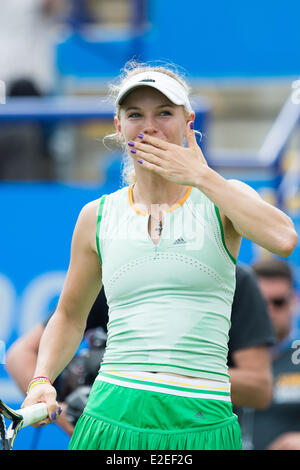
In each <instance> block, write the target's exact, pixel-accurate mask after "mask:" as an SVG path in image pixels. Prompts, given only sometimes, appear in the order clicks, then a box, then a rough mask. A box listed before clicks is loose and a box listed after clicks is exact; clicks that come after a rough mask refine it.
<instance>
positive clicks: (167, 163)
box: [128, 121, 207, 186]
mask: <svg viewBox="0 0 300 470" xmlns="http://www.w3.org/2000/svg"><path fill="white" fill-rule="evenodd" d="M185 136H186V139H187V144H188V147H182V146H180V145H176V144H173V143H170V142H166V141H164V140H161V139H159V138H157V137H153V136H150V135H146V134H145V135H142V134H139V137H140V138H141V141H140V142H132V141H130V142H128V146H129V147H130V153H131V155H132V156H133V158H134V159H135V160H136V161H137V163H138V164H140V165H142V166H143V168H145V169H146V170H149V171H153V172H154V173H157V174H159V175H160V176H162V177H163V178H165V179H166V180H168V181H172V182H174V183H177V184H181V185H184V186H195V184H196V182H197V174H198V173H199V171H200V172H201V170H203V167H205V166H207V162H206V160H205V158H204V155H203V153H202V151H201V149H200V147H199V145H198V143H197V140H196V137H195V132H194V128H193V122H192V121H190V122H188V123H187V127H186V132H185Z"/></svg>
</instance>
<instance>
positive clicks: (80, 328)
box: [23, 202, 101, 416]
mask: <svg viewBox="0 0 300 470" xmlns="http://www.w3.org/2000/svg"><path fill="white" fill-rule="evenodd" d="M97 207H98V203H97V202H93V203H90V204H88V205H87V206H85V207H84V208H83V210H82V211H81V213H80V215H79V218H78V221H77V224H76V227H75V230H74V234H73V240H72V247H71V259H70V265H69V269H68V272H67V276H66V280H65V284H64V287H63V290H62V293H61V296H60V299H59V302H58V306H57V309H56V311H55V313H54V314H53V315H52V317H51V318H50V320H49V322H48V324H47V327H46V329H45V331H44V333H43V336H42V338H41V342H40V347H39V354H38V358H37V365H36V368H35V372H34V376H46V377H49V378H50V379H51V381H54V380H55V379H56V377H57V376H58V375H59V374H60V372H61V371H62V370H63V369H64V368H65V367H66V365H67V364H68V363H69V362H70V360H71V359H72V357H73V356H74V354H75V353H76V351H77V348H78V346H79V344H80V342H81V340H82V337H83V334H84V330H85V326H86V320H87V317H88V314H89V312H90V309H91V307H92V305H93V303H94V301H95V299H96V296H97V294H98V292H99V290H100V288H101V266H100V261H99V257H98V253H97V249H96V241H95V238H96V237H95V233H96V219H97ZM55 399H56V394H55V390H54V389H53V387H50V386H47V385H44V384H43V385H37V386H35V387H33V388H32V389H31V391H30V393H29V394H28V396H27V398H26V400H25V401H24V403H23V406H28V405H31V404H33V403H36V402H37V401H44V402H46V403H47V405H48V411H49V416H51V414H52V412H56V411H57V405H56V402H55Z"/></svg>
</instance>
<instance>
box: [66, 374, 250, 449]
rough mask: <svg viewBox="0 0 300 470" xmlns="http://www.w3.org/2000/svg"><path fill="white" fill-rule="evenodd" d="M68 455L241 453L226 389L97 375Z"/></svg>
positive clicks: (180, 380) (207, 383)
mask: <svg viewBox="0 0 300 470" xmlns="http://www.w3.org/2000/svg"><path fill="white" fill-rule="evenodd" d="M69 449H70V450H241V449H242V443H241V431H240V426H239V423H238V420H237V417H236V415H234V414H233V412H232V404H231V401H230V385H229V384H227V383H222V382H218V381H211V380H202V379H189V378H185V377H178V376H171V375H167V374H160V373H158V374H153V373H150V372H148V373H147V372H136V371H134V372H121V371H110V372H100V373H99V375H98V377H97V378H96V380H95V382H94V385H93V387H92V390H91V393H90V396H89V399H88V402H87V405H86V407H85V409H84V412H83V414H82V415H81V417H80V419H79V420H78V422H77V424H76V427H75V430H74V433H73V435H72V438H71V441H70V444H69Z"/></svg>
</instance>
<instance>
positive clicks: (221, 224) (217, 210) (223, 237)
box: [214, 204, 237, 264]
mask: <svg viewBox="0 0 300 470" xmlns="http://www.w3.org/2000/svg"><path fill="white" fill-rule="evenodd" d="M214 206H215V211H216V215H217V219H218V221H219V225H220V230H221V236H222V242H223V245H224V248H225V250H226V252H227V254H228V256H229V258H230V259H231V261H233V262H234V264H237V259H236V258H235V257H234V256H232V254H231V253H230V251H229V250H228V248H227V246H226V243H225V236H224V229H223V223H222V219H221V216H220V211H219V208H218V207H217V206H216V205H215V204H214Z"/></svg>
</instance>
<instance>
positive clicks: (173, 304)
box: [96, 186, 236, 382]
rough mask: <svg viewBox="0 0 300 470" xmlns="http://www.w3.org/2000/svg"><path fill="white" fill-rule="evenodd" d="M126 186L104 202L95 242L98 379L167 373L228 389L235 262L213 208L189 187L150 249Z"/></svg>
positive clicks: (166, 214)
mask: <svg viewBox="0 0 300 470" xmlns="http://www.w3.org/2000/svg"><path fill="white" fill-rule="evenodd" d="M148 218H149V214H146V213H143V212H141V211H139V210H138V209H137V207H135V206H134V204H133V200H132V186H130V187H125V188H122V189H120V190H118V191H116V192H114V193H112V194H109V195H107V196H103V197H102V198H101V199H100V203H99V214H98V223H97V230H96V241H97V247H98V251H99V256H100V261H101V265H102V281H103V286H104V290H105V294H106V298H107V303H108V306H109V322H108V339H107V347H106V351H105V355H104V358H103V361H102V364H101V370H102V371H108V370H131V371H133V370H136V371H150V372H151V371H152V372H154V371H157V372H172V373H176V374H182V375H188V376H192V377H202V378H207V379H213V380H220V381H224V382H228V381H229V375H228V370H227V353H228V332H229V328H230V315H231V306H232V301H233V295H234V291H235V265H236V260H235V259H234V258H233V257H232V255H231V254H230V253H229V251H228V250H227V248H226V245H225V241H224V234H223V228H222V222H221V219H220V215H219V211H218V208H217V207H216V206H215V205H214V204H213V203H212V202H211V201H210V200H209V199H208V198H207V197H206V196H205V195H204V194H203V193H202V192H201V191H200V190H198V189H196V188H192V187H190V188H189V189H188V191H187V193H186V195H185V197H184V198H183V200H182V201H180V203H178V204H176V205H175V206H174V207H172V208H170V209H169V210H168V211H164V227H163V231H162V234H161V238H160V240H159V243H158V244H157V245H156V244H154V243H153V241H152V240H151V238H150V235H149V233H148Z"/></svg>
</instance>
